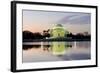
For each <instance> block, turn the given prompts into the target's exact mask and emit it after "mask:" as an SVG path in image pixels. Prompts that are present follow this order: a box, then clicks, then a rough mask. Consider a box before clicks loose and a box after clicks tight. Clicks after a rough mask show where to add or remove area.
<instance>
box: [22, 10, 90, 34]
mask: <svg viewBox="0 0 100 73" xmlns="http://www.w3.org/2000/svg"><path fill="white" fill-rule="evenodd" d="M56 24H62V25H63V27H64V28H65V30H67V31H69V32H72V33H82V32H88V33H91V14H90V13H79V12H56V11H35V10H23V31H25V30H29V31H31V32H33V33H34V32H41V33H42V32H43V30H47V29H52V28H53V27H54V26H55V25H56Z"/></svg>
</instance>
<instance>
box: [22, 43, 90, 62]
mask: <svg viewBox="0 0 100 73" xmlns="http://www.w3.org/2000/svg"><path fill="white" fill-rule="evenodd" d="M87 59H91V43H90V42H89V41H82V42H25V43H23V62H24V63H29V62H47V61H69V60H87Z"/></svg>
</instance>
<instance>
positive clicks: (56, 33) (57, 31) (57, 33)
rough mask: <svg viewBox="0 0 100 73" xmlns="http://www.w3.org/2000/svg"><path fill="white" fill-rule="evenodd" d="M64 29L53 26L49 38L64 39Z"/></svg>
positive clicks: (59, 26)
mask: <svg viewBox="0 0 100 73" xmlns="http://www.w3.org/2000/svg"><path fill="white" fill-rule="evenodd" d="M65 33H66V31H65V29H64V27H63V26H62V25H61V24H57V25H55V26H54V27H53V28H52V29H51V37H54V38H55V37H64V36H65Z"/></svg>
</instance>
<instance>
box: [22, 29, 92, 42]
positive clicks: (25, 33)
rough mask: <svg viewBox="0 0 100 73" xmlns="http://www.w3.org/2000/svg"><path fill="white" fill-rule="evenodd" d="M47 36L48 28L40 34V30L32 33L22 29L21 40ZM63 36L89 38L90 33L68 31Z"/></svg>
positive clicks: (48, 35)
mask: <svg viewBox="0 0 100 73" xmlns="http://www.w3.org/2000/svg"><path fill="white" fill-rule="evenodd" d="M49 37H50V33H49V29H48V30H44V31H43V34H41V33H40V32H35V33H33V32H30V31H23V40H25V39H28V40H34V39H46V38H49ZM65 37H69V38H72V39H91V35H90V34H87V33H85V35H84V34H83V33H77V34H72V33H68V34H66V35H65Z"/></svg>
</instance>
